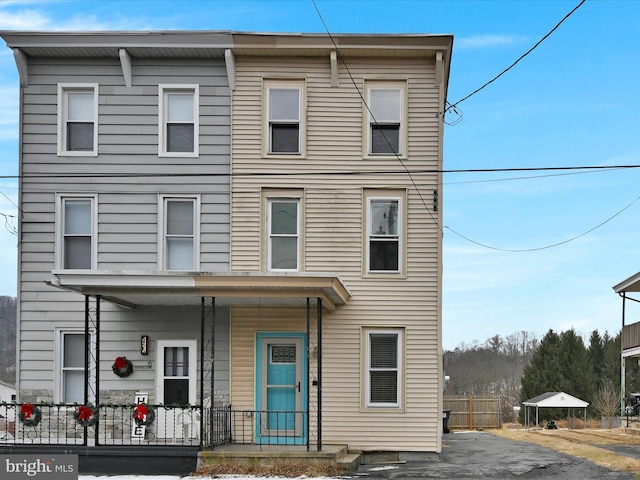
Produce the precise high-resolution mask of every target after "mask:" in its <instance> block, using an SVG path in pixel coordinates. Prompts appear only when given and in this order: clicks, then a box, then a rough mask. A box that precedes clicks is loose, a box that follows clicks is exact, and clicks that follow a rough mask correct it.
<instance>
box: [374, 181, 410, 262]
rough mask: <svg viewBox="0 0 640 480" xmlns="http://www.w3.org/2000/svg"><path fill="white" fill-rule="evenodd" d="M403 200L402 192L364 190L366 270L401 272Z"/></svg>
mask: <svg viewBox="0 0 640 480" xmlns="http://www.w3.org/2000/svg"><path fill="white" fill-rule="evenodd" d="M378 194H379V195H380V196H378ZM403 203H404V198H403V196H399V195H398V196H396V195H394V194H393V193H392V192H389V193H386V192H383V191H370V192H367V194H366V208H367V213H366V233H367V234H366V246H365V248H366V265H367V269H366V272H367V273H375V274H377V273H394V274H398V273H402V270H403V269H402V267H403V262H404V260H403V254H404V241H405V240H404V221H403V219H404V206H403Z"/></svg>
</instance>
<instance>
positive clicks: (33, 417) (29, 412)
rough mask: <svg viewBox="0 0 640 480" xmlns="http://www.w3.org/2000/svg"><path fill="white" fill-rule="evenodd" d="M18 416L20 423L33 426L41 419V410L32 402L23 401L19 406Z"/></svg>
mask: <svg viewBox="0 0 640 480" xmlns="http://www.w3.org/2000/svg"><path fill="white" fill-rule="evenodd" d="M18 417H19V418H20V423H22V424H23V425H25V426H27V427H35V426H36V425H38V424H39V423H40V420H41V419H42V412H41V411H40V408H38V407H36V406H35V405H34V404H33V403H25V404H23V405H22V406H21V407H20V413H19V414H18Z"/></svg>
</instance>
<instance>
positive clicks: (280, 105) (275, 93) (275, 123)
mask: <svg viewBox="0 0 640 480" xmlns="http://www.w3.org/2000/svg"><path fill="white" fill-rule="evenodd" d="M265 85H266V89H265V92H266V98H267V114H266V115H267V121H266V127H265V128H266V132H265V133H266V138H267V139H268V140H267V145H266V149H267V150H266V153H267V154H268V155H300V154H302V153H303V138H304V137H303V134H304V132H303V129H304V125H303V122H302V118H303V100H302V99H303V97H302V92H303V87H302V84H301V82H278V83H276V82H266V83H265Z"/></svg>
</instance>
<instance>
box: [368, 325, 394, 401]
mask: <svg viewBox="0 0 640 480" xmlns="http://www.w3.org/2000/svg"><path fill="white" fill-rule="evenodd" d="M403 338H404V331H403V329H401V328H393V329H373V328H371V329H365V330H364V341H365V345H364V354H365V359H364V364H365V378H364V379H363V380H364V387H365V388H364V389H363V390H364V395H365V399H364V401H365V407H372V408H401V407H402V402H403V386H404V385H403V358H404V354H403V351H404V340H403Z"/></svg>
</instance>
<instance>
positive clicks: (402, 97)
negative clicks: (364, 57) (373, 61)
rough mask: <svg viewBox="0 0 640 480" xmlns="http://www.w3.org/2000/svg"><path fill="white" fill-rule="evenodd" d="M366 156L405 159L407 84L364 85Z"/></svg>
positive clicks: (375, 83) (381, 83) (369, 83)
mask: <svg viewBox="0 0 640 480" xmlns="http://www.w3.org/2000/svg"><path fill="white" fill-rule="evenodd" d="M366 91H367V105H368V107H369V108H368V109H366V118H367V119H368V120H367V132H366V135H365V138H366V140H367V146H366V152H367V155H371V156H390V155H392V156H395V155H399V156H405V155H406V120H405V117H406V83H404V82H377V81H376V82H367V83H366Z"/></svg>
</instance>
